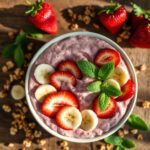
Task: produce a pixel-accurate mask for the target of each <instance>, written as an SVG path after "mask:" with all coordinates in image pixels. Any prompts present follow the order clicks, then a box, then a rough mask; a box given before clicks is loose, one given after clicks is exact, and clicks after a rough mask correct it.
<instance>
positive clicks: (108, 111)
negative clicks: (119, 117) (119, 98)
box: [93, 97, 117, 119]
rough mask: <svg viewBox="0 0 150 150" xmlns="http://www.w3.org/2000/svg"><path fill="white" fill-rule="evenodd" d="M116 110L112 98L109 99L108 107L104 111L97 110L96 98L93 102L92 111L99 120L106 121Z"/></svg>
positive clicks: (115, 104)
mask: <svg viewBox="0 0 150 150" xmlns="http://www.w3.org/2000/svg"><path fill="white" fill-rule="evenodd" d="M116 109H117V103H116V101H115V100H114V99H113V98H112V97H111V98H110V102H109V105H108V107H107V108H106V110H104V111H101V110H100V108H99V104H98V98H96V99H95V100H94V103H93V111H94V112H95V113H96V114H97V116H98V117H99V118H104V119H106V118H110V117H112V116H114V114H115V112H116Z"/></svg>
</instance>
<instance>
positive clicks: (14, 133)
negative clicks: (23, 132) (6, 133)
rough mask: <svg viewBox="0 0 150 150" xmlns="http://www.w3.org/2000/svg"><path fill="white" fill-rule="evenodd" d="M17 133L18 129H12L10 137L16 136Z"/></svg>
mask: <svg viewBox="0 0 150 150" xmlns="http://www.w3.org/2000/svg"><path fill="white" fill-rule="evenodd" d="M17 132H18V130H17V128H14V127H11V128H10V135H16V133H17Z"/></svg>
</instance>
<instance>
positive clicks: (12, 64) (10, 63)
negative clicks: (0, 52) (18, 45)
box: [6, 60, 15, 69]
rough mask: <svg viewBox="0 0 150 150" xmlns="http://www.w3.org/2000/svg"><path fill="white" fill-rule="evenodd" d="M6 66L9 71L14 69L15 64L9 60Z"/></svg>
mask: <svg viewBox="0 0 150 150" xmlns="http://www.w3.org/2000/svg"><path fill="white" fill-rule="evenodd" d="M6 66H7V68H8V69H12V68H14V66H15V64H14V63H13V62H12V61H11V60H9V61H7V62H6Z"/></svg>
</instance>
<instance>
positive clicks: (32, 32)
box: [24, 26, 43, 38]
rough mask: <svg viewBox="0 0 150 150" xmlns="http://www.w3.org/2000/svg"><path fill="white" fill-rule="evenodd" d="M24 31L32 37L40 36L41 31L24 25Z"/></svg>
mask: <svg viewBox="0 0 150 150" xmlns="http://www.w3.org/2000/svg"><path fill="white" fill-rule="evenodd" d="M24 31H25V32H26V33H27V34H28V35H29V36H31V37H33V38H42V37H43V32H42V31H41V30H39V29H37V28H35V27H33V26H26V27H25V28H24Z"/></svg>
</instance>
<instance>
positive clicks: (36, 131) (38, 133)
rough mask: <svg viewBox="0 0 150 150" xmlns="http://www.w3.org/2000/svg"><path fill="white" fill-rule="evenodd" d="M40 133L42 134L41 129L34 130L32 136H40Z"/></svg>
mask: <svg viewBox="0 0 150 150" xmlns="http://www.w3.org/2000/svg"><path fill="white" fill-rule="evenodd" d="M41 135H42V132H41V131H38V130H35V131H34V136H35V137H36V138H39V137H41Z"/></svg>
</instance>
